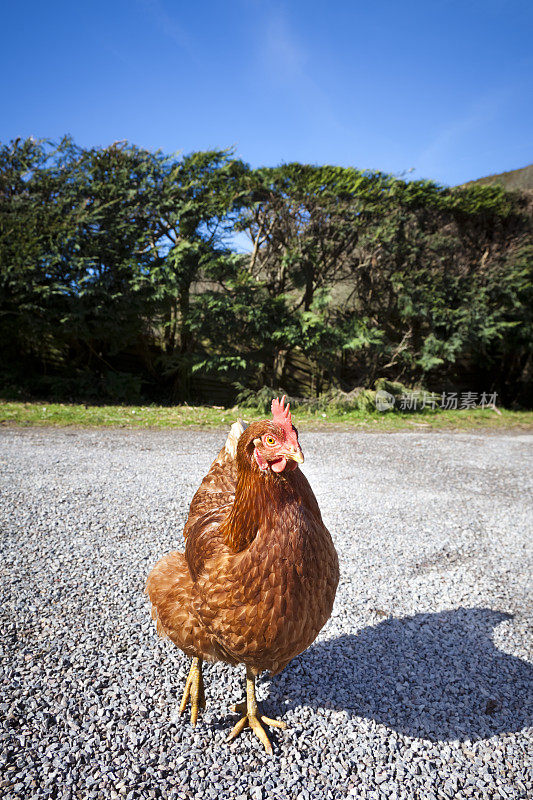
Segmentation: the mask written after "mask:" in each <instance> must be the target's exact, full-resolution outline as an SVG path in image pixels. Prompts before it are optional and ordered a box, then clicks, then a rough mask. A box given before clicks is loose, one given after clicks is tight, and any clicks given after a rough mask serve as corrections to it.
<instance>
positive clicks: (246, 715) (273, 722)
mask: <svg viewBox="0 0 533 800" xmlns="http://www.w3.org/2000/svg"><path fill="white" fill-rule="evenodd" d="M254 705H255V704H254ZM231 710H232V711H234V712H235V713H236V714H242V716H241V719H240V720H239V721H238V722H237V724H236V725H235V727H234V728H233V730H232V731H231V733H230V734H229V735H228V737H227V739H226V741H227V742H231V740H232V739H235V738H236V737H237V736H238V735H239V733H241V732H242V731H243V730H244V729H245V728H246V726H248V727H250V728H251V729H252V731H253V732H254V733H255V735H256V736H257V738H258V739H259V740H260V742H261V743H262V744H263V747H264V748H265V750H266V751H267V753H268V754H269V755H272V745H271V744H270V739H269V738H268V736H267V734H266V731H265V729H264V728H263V725H270V726H271V727H272V728H286V727H287V725H286V723H285V722H281V720H279V719H270V717H265V716H263V714H260V713H259V709H258V708H257V706H256V707H255V710H254V711H250V710H248V708H247V704H246V703H237V704H236V705H234V706H233V707H232V709H231ZM261 723H263V724H261Z"/></svg>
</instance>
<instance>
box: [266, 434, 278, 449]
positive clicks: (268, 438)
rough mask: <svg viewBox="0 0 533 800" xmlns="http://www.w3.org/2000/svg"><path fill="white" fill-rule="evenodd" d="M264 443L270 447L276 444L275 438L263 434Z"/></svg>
mask: <svg viewBox="0 0 533 800" xmlns="http://www.w3.org/2000/svg"><path fill="white" fill-rule="evenodd" d="M265 444H268V445H270V447H272V445H273V444H276V440H275V439H274V437H273V436H265Z"/></svg>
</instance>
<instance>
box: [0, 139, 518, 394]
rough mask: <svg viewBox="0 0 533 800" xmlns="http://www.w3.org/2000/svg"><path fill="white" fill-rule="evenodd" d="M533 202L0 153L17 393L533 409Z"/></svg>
mask: <svg viewBox="0 0 533 800" xmlns="http://www.w3.org/2000/svg"><path fill="white" fill-rule="evenodd" d="M532 205H533V204H532V201H531V196H530V195H529V194H528V193H519V192H507V191H505V190H504V189H502V188H501V187H499V186H479V185H473V186H470V187H465V188H462V189H449V188H446V187H441V186H438V185H436V184H434V183H431V182H428V181H411V182H406V181H403V180H401V179H399V178H395V177H393V176H390V175H385V174H383V173H379V172H375V173H369V172H361V171H359V170H357V169H354V168H340V167H329V166H310V165H303V164H284V165H281V166H279V167H275V168H261V169H256V170H252V169H250V168H249V167H248V166H247V165H246V164H243V163H242V162H241V161H239V160H238V159H236V158H234V156H233V154H232V153H231V152H230V151H225V150H219V151H209V152H198V153H192V154H189V155H187V156H184V157H179V156H176V155H171V156H167V155H165V154H163V153H160V152H155V153H152V152H149V151H147V150H143V149H141V148H137V147H135V146H133V145H130V144H128V143H125V142H117V143H115V144H113V145H111V146H110V147H106V148H91V149H82V148H80V147H78V146H76V145H75V144H74V142H72V140H70V139H69V138H65V139H63V140H62V141H61V142H60V143H59V144H52V143H49V142H44V141H35V140H33V139H27V140H15V141H13V142H10V143H8V144H5V145H0V335H1V337H2V342H3V347H2V353H1V356H0V370H1V375H2V381H3V385H4V393H6V392H8V393H9V392H10V393H16V392H23V393H26V394H35V395H52V396H57V397H63V398H70V397H72V398H74V397H83V398H87V399H98V398H114V399H121V400H128V399H134V398H138V397H141V396H142V397H144V398H146V399H154V400H155V399H157V400H166V401H168V400H186V399H202V400H204V401H205V400H209V399H210V398H211V397H212V396H213V392H215V393H216V391H219V389H220V387H222V389H220V392H219V395H220V396H221V397H222V398H223V399H225V400H228V401H229V400H230V399H231V398H232V396H235V393H236V391H237V389H238V388H239V387H240V388H241V389H242V387H247V388H251V389H254V390H260V389H261V388H262V387H264V386H276V387H278V386H281V387H291V390H292V391H293V392H297V393H300V394H308V395H309V394H313V393H317V392H319V391H324V390H325V389H327V388H329V387H331V386H337V387H339V388H342V389H345V390H349V389H352V388H353V387H354V386H367V387H370V386H373V385H374V384H375V382H376V380H378V379H387V380H389V381H403V382H404V383H408V384H411V385H420V384H423V385H424V386H426V387H428V388H432V389H435V390H444V389H448V388H452V387H454V388H459V389H470V390H477V391H491V392H494V391H497V392H499V394H500V396H501V397H502V399H503V400H504V402H506V403H507V404H512V403H522V404H531V395H530V392H531V372H532V369H533V360H532V347H531V342H532V339H533V337H532V333H533V320H532V310H531V309H532V307H533V303H532V301H533V296H532V294H533V289H532V287H533V280H532V277H533V276H532V263H533V246H532V236H531V227H532ZM243 235H247V236H248V238H249V242H250V251H249V252H248V253H244V254H242V253H238V252H236V248H235V246H234V245H235V241H236V238H235V237H236V236H239V237H242V236H243ZM217 387H218V388H217ZM219 395H217V397H218V396H219Z"/></svg>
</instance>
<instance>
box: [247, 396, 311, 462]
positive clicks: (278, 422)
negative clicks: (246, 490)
mask: <svg viewBox="0 0 533 800" xmlns="http://www.w3.org/2000/svg"><path fill="white" fill-rule="evenodd" d="M237 459H238V460H240V461H241V463H243V462H244V463H246V464H247V465H248V466H249V467H252V469H254V470H259V472H262V473H264V474H272V473H274V474H278V475H279V474H280V473H283V472H290V471H292V470H293V469H296V466H297V465H298V464H303V461H304V457H303V453H302V449H301V447H300V444H299V442H298V431H297V430H296V428H295V427H294V425H293V424H292V420H291V412H290V406H289V404H288V403H287V405H285V396H283V397H282V398H281V401H280V400H278V399H275V400H272V420H268V419H265V420H262V421H261V422H252V424H251V425H249V426H248V428H247V429H246V430H245V432H244V433H243V434H242V435H241V437H240V439H239V443H238V445H237Z"/></svg>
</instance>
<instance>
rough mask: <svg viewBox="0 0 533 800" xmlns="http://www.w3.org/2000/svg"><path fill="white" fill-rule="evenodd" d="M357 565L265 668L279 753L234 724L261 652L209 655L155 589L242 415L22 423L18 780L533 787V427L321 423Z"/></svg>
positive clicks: (11, 618)
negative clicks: (241, 658) (426, 430)
mask: <svg viewBox="0 0 533 800" xmlns="http://www.w3.org/2000/svg"><path fill="white" fill-rule="evenodd" d="M300 438H301V442H302V447H303V449H304V452H305V455H306V463H305V465H304V470H305V472H306V474H307V475H308V477H309V479H310V481H311V483H312V485H313V487H314V489H315V492H316V494H317V497H318V500H319V503H320V505H321V508H322V512H323V516H324V519H325V521H326V524H327V525H328V527H329V528H330V530H331V532H332V535H333V537H334V540H335V543H336V546H337V549H338V551H339V556H340V563H341V582H340V585H339V590H338V594H337V599H336V603H335V607H334V611H333V615H332V618H331V620H330V621H329V623H328V624H327V626H326V627H325V628H324V630H323V631H322V632H321V634H320V636H319V638H318V640H317V642H316V643H315V644H314V645H313V646H312V647H311V648H310V649H309V650H308V651H306V652H305V653H303V654H302V655H301V656H300V657H298V658H297V659H295V660H294V661H293V662H292V663H291V664H290V665H289V667H288V668H287V669H286V670H285V671H284V672H283V673H281V675H279V676H276V677H275V678H273V679H271V680H268V678H267V677H265V678H264V679H262V680H261V681H260V683H259V691H258V693H259V697H260V699H264V706H265V709H266V711H267V713H270V715H271V716H272V715H273V716H278V717H280V718H283V719H284V720H285V721H286V722H287V723H288V725H289V728H288V730H287V731H274V732H273V733H272V740H273V743H274V748H275V756H274V758H271V757H269V756H267V755H266V754H265V753H264V751H263V750H262V747H261V745H260V743H259V742H258V741H257V740H255V739H252V738H251V736H250V734H249V732H245V733H244V734H243V735H241V737H239V739H238V740H237V741H236V742H235V743H234V744H232V745H228V744H226V743H225V742H224V739H225V736H226V734H227V731H228V730H229V728H230V725H231V722H232V720H233V719H234V715H232V714H231V712H230V710H229V706H230V704H231V703H232V702H234V701H235V700H238V699H241V697H242V695H243V674H242V669H236V668H230V667H228V666H226V665H223V664H215V665H208V666H207V668H206V670H205V679H206V692H207V703H208V708H207V710H206V713H205V714H204V716H203V717H202V718H201V720H200V722H199V724H198V726H197V728H196V729H192V728H191V727H190V724H189V722H188V721H187V719H186V718H184V719H181V718H180V717H179V716H178V715H177V714H176V707H177V703H178V702H179V696H180V693H181V691H182V688H183V684H184V680H185V677H186V674H187V671H188V667H189V664H188V660H187V658H186V657H185V656H184V655H183V654H182V653H180V652H179V651H178V650H177V649H176V648H174V647H172V646H171V645H170V644H168V643H165V642H162V641H161V640H158V639H157V637H156V634H155V631H154V628H153V624H152V622H151V620H150V616H149V609H148V605H147V602H146V599H145V598H144V596H143V588H144V581H145V578H146V575H147V572H148V570H149V568H150V567H151V566H152V565H153V563H154V562H155V561H156V559H157V558H158V557H159V556H160V555H161V554H163V553H165V552H168V551H169V550H171V549H175V548H180V547H181V546H182V537H181V531H182V527H183V523H184V520H185V517H186V514H187V508H188V505H189V502H190V500H191V497H192V495H193V493H194V491H195V490H196V488H197V486H198V483H199V481H200V480H201V478H202V476H203V475H204V474H205V471H206V470H207V468H208V466H209V463H210V461H211V460H212V458H213V456H214V454H215V453H216V451H217V449H218V448H219V447H220V445H221V442H222V441H223V439H224V432H222V431H210V432H205V431H204V432H202V431H185V430H183V431H137V430H136V431H128V430H109V431H102V430H66V429H65V430H59V429H57V430H49V429H26V430H24V429H16V428H6V429H3V430H1V431H0V525H1V529H2V551H1V556H2V558H1V561H0V569H1V571H2V580H1V581H0V594H1V612H0V613H1V622H2V634H3V635H2V637H1V638H0V662H1V665H2V671H1V674H0V712H1V714H2V728H1V729H0V788H1V793H2V798H6V800H11V798H52V797H57V798H65V800H67V798H68V799H69V800H70V798H78V797H83V798H97V799H102V798H105V799H106V800H107V798H116V799H118V800H123V798H126V800H136V799H137V798H143V800H144V798H152V797H153V798H156V797H162V798H165V797H168V798H177V799H178V800H189V799H190V798H193V797H206V798H211V797H212V798H224V797H232V798H236V797H242V798H245V799H246V800H249V798H250V799H251V800H259V798H265V797H272V798H284V800H294V798H297V797H301V798H305V799H306V800H307V798H311V799H312V800H314V798H332V800H336V799H337V798H339V799H340V798H346V797H358V798H378V799H380V798H385V797H386V798H396V799H397V800H411V798H431V797H439V798H441V797H443V798H446V797H457V798H462V797H465V798H466V797H487V798H489V797H490V798H492V797H495V798H497V797H502V798H526V797H528V796H530V794H531V772H530V770H529V769H528V764H529V763H530V761H531V734H532V728H531V725H532V720H533V713H532V703H531V692H532V677H533V667H532V665H531V635H530V631H529V630H528V620H529V619H530V614H531V586H530V583H529V575H530V570H531V539H530V536H529V533H530V527H531V519H532V505H533V503H532V494H531V489H532V485H531V475H532V474H533V471H532V469H531V466H532V465H531V460H532V459H531V443H532V441H533V437H531V436H529V435H527V434H519V435H516V434H497V435H478V434H475V435H474V434H466V433H456V434H448V433H446V434H422V433H409V434H408V433H399V434H388V435H383V434H358V433H354V432H353V431H352V432H350V431H347V432H344V431H339V430H337V431H334V432H327V433H325V432H305V431H304V432H303V433H302V434H301V437H300Z"/></svg>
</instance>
